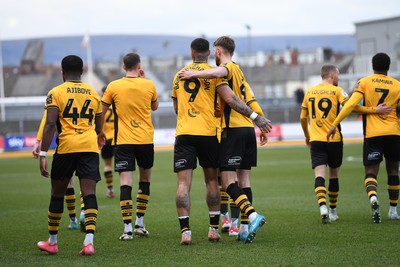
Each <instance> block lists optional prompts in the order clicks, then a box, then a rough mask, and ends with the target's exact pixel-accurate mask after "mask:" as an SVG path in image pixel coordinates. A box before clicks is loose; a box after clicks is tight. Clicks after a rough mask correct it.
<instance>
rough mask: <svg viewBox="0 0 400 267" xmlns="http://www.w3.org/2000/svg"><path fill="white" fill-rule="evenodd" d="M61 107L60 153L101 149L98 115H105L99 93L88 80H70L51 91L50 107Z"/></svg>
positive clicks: (47, 106) (59, 115)
mask: <svg viewBox="0 0 400 267" xmlns="http://www.w3.org/2000/svg"><path fill="white" fill-rule="evenodd" d="M53 108H56V109H57V110H58V121H57V134H58V136H57V148H56V149H57V153H58V154H67V153H76V152H96V153H98V152H99V148H98V145H97V134H96V131H95V127H96V125H95V117H96V116H101V103H100V96H99V94H98V93H97V92H96V91H95V90H94V89H93V88H92V87H91V86H90V85H88V84H87V83H83V82H73V81H68V82H65V83H63V84H61V85H59V86H57V87H54V88H53V89H51V90H50V92H49V93H48V95H47V99H46V109H47V110H49V109H53Z"/></svg>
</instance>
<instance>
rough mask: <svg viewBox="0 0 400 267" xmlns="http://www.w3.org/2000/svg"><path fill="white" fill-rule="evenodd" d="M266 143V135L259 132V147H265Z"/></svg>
mask: <svg viewBox="0 0 400 267" xmlns="http://www.w3.org/2000/svg"><path fill="white" fill-rule="evenodd" d="M267 142H268V135H267V133H264V132H260V146H263V145H265V144H266V143H267Z"/></svg>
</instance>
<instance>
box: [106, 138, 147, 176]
mask: <svg viewBox="0 0 400 267" xmlns="http://www.w3.org/2000/svg"><path fill="white" fill-rule="evenodd" d="M114 157H115V158H114V169H115V171H116V172H124V171H135V170H136V166H135V164H136V161H137V165H138V166H139V167H141V168H144V169H150V168H151V167H153V164H154V144H145V145H117V146H115V147H114Z"/></svg>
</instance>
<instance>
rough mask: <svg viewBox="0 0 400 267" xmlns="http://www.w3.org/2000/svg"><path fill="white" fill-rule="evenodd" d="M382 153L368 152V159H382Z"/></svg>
mask: <svg viewBox="0 0 400 267" xmlns="http://www.w3.org/2000/svg"><path fill="white" fill-rule="evenodd" d="M380 157H381V153H379V152H371V153H369V154H368V160H377V159H380Z"/></svg>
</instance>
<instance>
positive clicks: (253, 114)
mask: <svg viewBox="0 0 400 267" xmlns="http://www.w3.org/2000/svg"><path fill="white" fill-rule="evenodd" d="M257 116H258V114H257V113H255V112H254V111H253V113H251V115H250V117H249V118H250V119H252V120H253V121H254V120H255V119H256V118H257Z"/></svg>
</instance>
